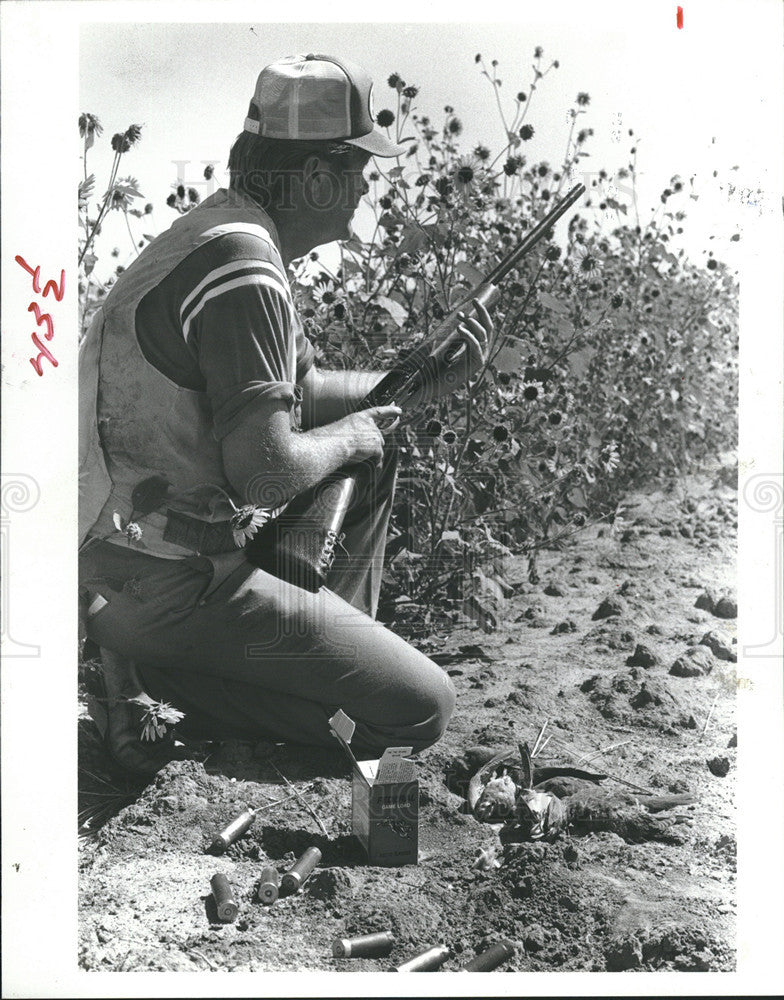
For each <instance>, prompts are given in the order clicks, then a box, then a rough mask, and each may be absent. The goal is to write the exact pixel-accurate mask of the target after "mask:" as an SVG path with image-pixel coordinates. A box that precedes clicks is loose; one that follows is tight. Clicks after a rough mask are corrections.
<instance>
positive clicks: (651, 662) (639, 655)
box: [626, 643, 659, 670]
mask: <svg viewBox="0 0 784 1000" xmlns="http://www.w3.org/2000/svg"><path fill="white" fill-rule="evenodd" d="M658 662H659V658H658V656H657V655H656V654H655V653H654V652H653V650H652V649H651V648H650V646H646V645H645V644H644V643H638V644H637V645H636V646H635V648H634V652H633V653H632V655H631V656H630V657H629V658H628V660H627V661H626V666H627V667H643V668H644V669H645V670H648V669H650V667H655V666H656V665H657V664H658Z"/></svg>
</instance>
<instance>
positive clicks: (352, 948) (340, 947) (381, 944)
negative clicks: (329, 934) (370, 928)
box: [332, 931, 395, 958]
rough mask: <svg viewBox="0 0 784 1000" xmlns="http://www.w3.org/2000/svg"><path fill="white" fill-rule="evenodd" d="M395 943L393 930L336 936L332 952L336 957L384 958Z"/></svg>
mask: <svg viewBox="0 0 784 1000" xmlns="http://www.w3.org/2000/svg"><path fill="white" fill-rule="evenodd" d="M394 945H395V937H394V935H393V934H392V932H391V931H380V932H379V933H378V934H361V935H360V936H359V937H353V938H335V940H334V941H333V942H332V954H333V955H334V956H335V958H384V956H386V955H388V954H389V953H390V951H392V948H393V947H394Z"/></svg>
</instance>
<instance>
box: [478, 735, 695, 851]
mask: <svg viewBox="0 0 784 1000" xmlns="http://www.w3.org/2000/svg"><path fill="white" fill-rule="evenodd" d="M518 753H519V756H518V755H516V754H514V752H513V751H510V750H504V751H501V753H498V754H496V755H495V756H494V757H492V758H491V759H490V760H489V761H488V762H487V763H486V764H485V765H483V766H482V767H481V768H480V769H479V770H478V771H477V773H476V774H475V775H474V776H473V778H472V779H471V782H470V783H469V786H468V803H469V806H470V808H471V811H472V812H473V814H474V816H476V818H477V819H478V820H480V821H481V822H484V823H492V822H500V823H504V824H505V826H506V828H507V829H506V833H511V834H513V836H514V837H515V839H516V838H517V837H522V838H523V839H526V840H546V841H551V840H555V839H556V838H557V837H558V836H559V835H560V834H561V833H565V832H567V830H573V831H574V832H575V833H599V832H601V831H609V832H611V833H616V834H618V835H619V836H621V837H623V839H624V840H626V841H627V842H628V843H643V842H645V841H648V840H658V841H662V842H664V843H682V842H683V835H682V834H681V832H680V831H679V830H677V828H676V824H677V823H680V822H683V820H684V819H685V817H683V816H682V815H681V816H679V815H674V814H672V812H671V810H673V809H674V808H675V807H677V806H683V805H688V804H691V803H693V802H694V801H696V800H695V798H694V796H692V795H647V794H642V793H634V792H631V791H626V790H615V789H614V790H609V789H606V788H602V787H599V784H600V782H601V781H603V780H604V779H605V778H606V777H607V775H604V774H595V773H592V772H590V771H583V770H581V769H580V768H575V767H548V766H544V767H534V766H533V764H532V762H531V755H530V751H529V749H528V745H527V744H525V743H524V744H522V745H519V746H518ZM518 761H519V763H518ZM659 813H662V814H664V815H657V814H659Z"/></svg>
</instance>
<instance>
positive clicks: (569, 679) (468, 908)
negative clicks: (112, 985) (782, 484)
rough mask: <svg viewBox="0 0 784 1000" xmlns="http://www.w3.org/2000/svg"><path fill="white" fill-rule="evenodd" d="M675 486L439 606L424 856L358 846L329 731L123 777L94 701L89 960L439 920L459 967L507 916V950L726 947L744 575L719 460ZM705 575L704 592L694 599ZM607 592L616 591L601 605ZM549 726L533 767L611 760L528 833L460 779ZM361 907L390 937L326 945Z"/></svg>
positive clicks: (247, 949) (412, 940)
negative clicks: (438, 731) (264, 885)
mask: <svg viewBox="0 0 784 1000" xmlns="http://www.w3.org/2000/svg"><path fill="white" fill-rule="evenodd" d="M687 486H688V490H686V491H685V492H684V489H683V488H681V489H680V492H679V493H678V494H675V493H673V494H665V493H659V494H656V495H650V496H646V495H642V494H640V495H634V496H630V497H629V498H628V499H627V501H626V503H625V504H624V507H625V513H624V516H625V518H626V523H625V524H624V526H623V528H622V529H621V530H618V531H614V530H610V529H606V528H602V529H597V528H594V529H590V530H586V531H585V532H583V533H581V535H579V536H577V537H576V538H575V539H574V540H572V541H571V542H566V543H564V547H563V548H562V549H561V550H559V551H553V552H546V553H543V554H542V555H541V557H540V559H539V564H540V565H539V572H540V577H541V580H542V581H543V582H542V583H541V584H531V582H530V581H529V580H528V565H527V560H526V559H524V558H523V557H520V558H514V559H509V560H507V564H506V566H505V573H504V576H505V578H506V579H508V580H509V583H510V584H511V596H509V597H508V599H507V600H506V603H505V605H504V607H503V615H501V616H500V617H499V620H501V621H502V623H503V624H502V626H501V627H500V628H499V629H498V631H496V632H495V633H492V634H488V633H483V632H481V631H479V630H478V628H477V627H476V626H473V627H465V628H463V627H461V628H453V629H451V630H450V631H448V632H447V631H441V632H440V633H439V634H438V635H434V636H432V637H429V638H428V639H427V640H424V641H423V642H422V643H421V645H422V647H423V648H424V649H425V650H427V651H429V652H430V653H432V654H433V655H434V656H435V657H437V658H438V660H439V662H441V663H443V665H444V667H445V668H446V669H447V670H449V672H450V673H451V676H452V678H453V681H454V683H455V687H456V689H457V692H458V703H457V706H458V707H457V711H456V714H455V716H454V718H453V720H452V723H451V725H450V727H449V729H448V731H447V733H446V735H445V736H444V738H443V740H442V741H441V742H440V743H439V744H438V745H437V746H435V747H433V748H431V749H430V750H429V751H427V752H426V753H424V754H422V755H420V757H419V758H418V760H417V768H418V774H419V779H420V789H421V794H420V825H419V863H418V864H417V865H415V866H409V867H405V868H374V867H369V866H368V865H366V863H365V859H364V856H363V854H362V851H361V849H360V848H359V846H358V843H357V841H356V839H355V838H354V837H353V836H352V834H351V783H350V776H349V769H348V766H347V763H346V761H345V759H344V757H343V756H342V754H341V753H340V751H339V749H338V748H336V749H335V752H334V753H327V752H324V751H323V750H314V749H312V748H302V747H295V746H290V747H281V746H275V745H273V744H268V743H264V744H260V745H258V746H251V745H246V744H237V743H232V742H229V743H226V744H222V745H220V746H217V745H216V746H212V747H208V748H206V750H205V752H204V753H203V754H201V755H200V756H199V757H195V758H193V759H189V760H184V761H176V762H172V763H170V764H168V765H167V766H166V767H165V768H164V769H163V770H162V771H161V772H160V773H159V774H158V775H157V777H156V778H155V779H154V780H153V781H149V782H139V781H135V780H134V781H129V780H128V779H124V778H121V777H120V776H119V775H118V774H117V772H116V770H112V769H111V768H110V767H109V765H108V764H107V762H106V759H105V756H104V755H103V753H102V748H101V746H100V741H99V740H98V739H97V737H96V734H95V731H94V727H93V725H92V723H91V722H90V720H89V718H87V717H86V715H85V717H84V718H82V720H81V722H80V729H79V734H80V735H79V750H80V793H82V794H83V796H84V798H83V802H84V803H85V813H83V814H82V815H83V816H84V815H85V814H86V813H89V815H90V816H91V817H92V819H91V824H90V826H89V827H85V828H84V829H83V832H84V833H89V836H85V837H83V839H82V843H81V853H80V864H81V881H80V896H79V904H80V925H79V932H80V951H79V964H80V966H81V968H83V969H97V970H104V971H197V970H204V971H208V970H215V969H220V970H236V971H244V972H263V971H298V970H308V971H314V970H323V971H368V970H380V971H391V970H393V969H394V968H396V967H397V966H398V965H399V964H401V963H402V962H403V961H405V960H406V959H408V958H410V957H412V956H413V955H414V954H417V953H419V952H421V951H424V950H425V949H426V948H429V947H432V946H434V945H438V944H446V945H448V946H449V947H450V948H451V951H452V957H451V958H450V960H449V961H448V962H447V963H446V964H445V965H444V970H445V971H454V970H457V969H460V968H461V967H462V966H463V965H465V964H466V962H467V961H468V960H469V959H470V958H471V957H473V956H474V955H475V954H476V953H477V952H478V951H479V950H481V949H482V948H484V947H487V946H488V945H490V944H492V943H493V942H494V941H496V940H498V939H499V938H501V937H508V938H509V939H511V940H512V941H513V942H514V943H515V953H514V956H513V957H512V958H510V960H509V961H508V962H507V963H506V964H505V965H504V966H503V969H504V970H508V971H521V970H531V971H548V970H556V969H557V970H581V971H585V970H596V971H614V970H618V971H621V970H637V971H655V970H668V971H687V970H688V971H702V970H709V971H729V970H731V969H733V968H734V962H735V957H734V949H733V941H734V918H735V899H734V893H735V878H736V845H735V836H734V821H735V814H734V792H735V774H736V768H735V762H736V755H737V749H736V746H737V738H736V737H735V729H736V726H735V719H734V698H735V690H736V678H735V673H734V671H735V667H734V665H733V663H732V660H733V658H736V657H734V656H733V654H734V649H733V646H734V645H735V643H734V642H733V640H734V638H735V634H736V625H735V622H734V620H733V619H731V618H725V619H723V620H721V621H719V620H718V619H717V618H716V617H715V616H714V615H715V608H716V604H717V603H718V601H719V600H720V599H721V597H720V596H719V595H722V596H723V595H728V594H729V592H730V588H731V585H732V576H733V569H734V564H733V559H734V547H733V546H734V539H733V536H732V532H733V530H734V525H735V524H736V516H737V515H736V504H735V499H734V495H733V493H732V490H731V487H729V486H727V485H725V484H724V481H723V480H722V478H721V477H717V478H716V479H715V481H714V482H712V483H710V482H707V481H702V482H698V481H696V480H694V481H689V483H688V484H687ZM681 528H683V529H684V531H681V530H680V529H681ZM600 532H602V534H600ZM624 537H625V540H623V539H624ZM564 581H568V582H567V583H564ZM556 591H558V593H556ZM704 591H705V592H709V593H710V595H712V597H713V608H714V613H711V611H709V610H707V609H695V608H694V603H695V599H696V594H699V593H702V592H704ZM695 592H696V593H695ZM607 598H612V601H611V602H610V603H612V605H613V607H617V608H618V609H619V610H620V613H611V614H610V615H609V616H608V617H604V618H601V619H594V618H593V616H594V613H595V612H596V611H597V609H598V608H599V606H600V605H601V603H602V602H603V601H604V600H605V599H607ZM728 600H731V599H730V598H728ZM722 610H727V611H729V610H731V606H730V605H729V604H726V605H724V607H723V608H722ZM544 626H546V628H545V627H544ZM706 633H709V634H710V636H711V638H709V639H707V638H706V640H705V641H704V642H701V640H702V638H703V636H706ZM649 636H654V637H655V639H654V640H652V641H650V642H649V640H648V637H649ZM646 643H648V645H647V646H646ZM653 643H655V645H653ZM687 646H689V647H693V648H699V649H701V650H702V651H704V652H703V653H702V654H698V655H700V656H703V655H704V656H707V657H711V658H712V660H713V663H714V665H713V667H712V669H711V670H710V672H705V671H702V672H700V673H699V674H696V675H694V676H689V677H677V676H672V675H670V674H668V669H669V666H670V664H672V663H673V662H674V661H675V660H676V659H677V658H679V657H683V656H684V649H685V648H686V647H687ZM689 659H690V660H694V659H695V656H694V655H692V654H690V655H689ZM630 661H631V662H630ZM708 662H710V661H708ZM545 724H546V725H545ZM543 727H544V729H543ZM540 735H541V742H542V744H543V746H544V749H543V750H542V752H541V753H540V754H538V757H537V758H535V759H534V764H535V765H536V764H542V763H547V764H550V763H561V764H570V765H572V766H577V767H582V768H584V769H588V770H595V771H601V772H603V773H606V774H607V775H608V777H607V778H606V779H605V781H603V782H602V784H601V786H600V787H599V788H596V789H594V788H593V786H591V789H588V790H587V791H586V790H585V789H583V790H582V791H580V788H579V785H578V784H575V783H574V782H572V784H571V785H569V783H568V781H566V779H557V780H558V781H561V783H562V784H561V786H559V789H560V792H556V794H562V795H565V796H566V795H568V796H569V798H568V799H565V801H570V800H571V804H570V807H569V808H570V815H571V821H572V822H571V831H570V834H569V836H568V837H563V838H561V839H560V840H557V841H556V842H554V843H552V844H542V843H527V842H523V843H517V842H514V840H513V837H512V836H511V835H509V833H508V831H504V829H503V828H501V827H500V826H499V825H493V824H483V823H480V822H478V821H477V820H476V819H475V818H474V817H473V816H471V815H470V814H468V813H467V811H466V804H465V796H466V792H467V786H468V782H469V780H470V778H471V776H472V775H473V774H474V773H475V772H476V770H477V769H478V768H479V767H480V766H481V765H482V764H483V763H485V762H486V761H487V760H488V759H489V758H490V757H491V756H493V755H494V754H495V753H496V752H497V751H499V750H500V749H502V748H506V747H510V746H511V747H515V746H516V745H517V743H518V742H522V741H527V742H528V744H529V746H531V747H533V746H534V743H535V742H536V739H537V737H538V736H540ZM273 765H274V766H273ZM276 769H277V770H276ZM279 772H282V774H284V775H285V776H286V778H288V780H289V782H291V784H292V785H293V786H294V789H292V788H291V787H290V786H289V785H287V784H286V782H285V781H284V780H283V778H281V775H280V773H279ZM721 774H723V775H724V776H723V777H720V776H719V775H721ZM553 780H554V781H555V780H556V779H553ZM567 786H568V787H567ZM294 790H296V791H297V792H299V794H300V796H301V797H302V798H304V799H305V800H306V801H307V803H308V804H309V806H310V807H311V809H312V810H313V812H311V811H309V810H308V809H306V808H305V807H304V806H303V804H302V801H301V799H299V798H297V797H296V796H295V795H294V794H293V791H294ZM553 790H555V786H553ZM653 793H655V794H656V795H657V796H666V795H668V794H681V795H683V794H684V793H689V794H691V795H692V796H694V798H695V800H696V801H695V802H693V803H691V804H689V805H687V806H686V807H685V808H680V807H678V808H675V809H670V810H667V809H665V810H664V811H651V810H648V809H647V808H646V807H645V806H643V805H641V804H640V803H641V800H642V799H645V796H646V795H649V794H653ZM646 801H650V800H647V799H646ZM101 802H104V803H111V805H107V806H106V807H105V808H103V807H102V808H101V809H100V810H98V809H96V808H95V803H101ZM248 807H254V808H256V809H258V810H259V811H258V814H257V816H256V819H255V822H254V823H253V825H252V826H251V827H250V829H249V830H248V832H247V833H246V834H245V835H244V836H243V837H242V838H241V839H240V840H238V841H237V842H236V843H235V844H233V845H232V846H231V847H230V848H229V849H228V850H227V851H226V852H225V853H224V854H221V855H213V854H210V853H207V848H208V846H209V844H210V842H211V840H212V838H213V837H214V836H215V834H216V833H217V832H218V831H219V830H220V829H221V828H222V827H223V826H224V825H225V824H226V823H227V822H228V821H230V820H231V819H233V818H234V817H236V816H237V815H238V814H239V813H241V812H243V811H244V810H245V809H246V808H248ZM657 808H658V807H657ZM313 813H315V815H316V816H317V817H318V819H315V818H314V815H313ZM309 846H316V847H318V848H319V849H320V850H321V852H322V860H321V863H320V864H319V866H318V867H317V868H316V870H315V871H314V873H313V874H312V875H311V877H310V879H309V880H308V881H307V882H306V883H305V885H304V886H303V887H302V889H301V890H300V891H299V892H297V893H295V894H293V895H291V896H288V897H286V898H281V899H279V900H278V901H277V902H275V903H274V905H272V906H264V905H263V904H262V903H261V902H260V901H259V900H258V899H257V897H256V890H257V887H258V882H259V877H260V874H261V870H262V867H264V866H266V865H273V866H275V867H276V868H277V869H278V870H279V871H280V872H283V871H285V870H286V869H287V867H289V866H290V865H291V864H292V863H293V862H294V860H295V859H296V858H297V857H298V856H299V855H300V854H301V853H302V852H303V851H304V850H305V849H306V848H307V847H309ZM498 864H500V867H497V865H498ZM216 872H222V873H223V874H224V875H226V877H227V878H228V880H229V882H230V884H231V885H232V888H233V891H234V894H235V897H236V899H237V902H238V904H239V911H240V912H239V916H238V918H237V920H236V921H235V922H234V923H232V924H221V923H219V922H218V920H217V913H216V911H215V905H214V901H213V900H212V897H211V893H210V878H211V876H212V875H213V874H215V873H216ZM375 930H379V931H380V930H389V931H392V933H393V934H394V936H395V945H394V948H393V950H392V953H391V954H390V955H389V956H388V957H387V958H384V959H335V958H333V957H332V950H331V943H332V940H333V939H334V938H335V937H345V936H349V935H353V934H362V933H368V932H370V931H375Z"/></svg>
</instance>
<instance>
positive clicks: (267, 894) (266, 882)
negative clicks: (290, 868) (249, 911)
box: [256, 867, 280, 906]
mask: <svg viewBox="0 0 784 1000" xmlns="http://www.w3.org/2000/svg"><path fill="white" fill-rule="evenodd" d="M279 886H280V875H279V874H278V870H277V868H271V867H270V868H265V869H264V871H263V872H262V873H261V881H260V882H259V888H258V889H257V891H256V895H257V897H258V898H259V899H260V900H261V902H262V903H265V904H266V905H267V906H272V904H273V903H274V902H275V900H276V899H277V898H278V887H279Z"/></svg>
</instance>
